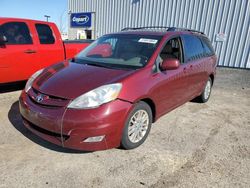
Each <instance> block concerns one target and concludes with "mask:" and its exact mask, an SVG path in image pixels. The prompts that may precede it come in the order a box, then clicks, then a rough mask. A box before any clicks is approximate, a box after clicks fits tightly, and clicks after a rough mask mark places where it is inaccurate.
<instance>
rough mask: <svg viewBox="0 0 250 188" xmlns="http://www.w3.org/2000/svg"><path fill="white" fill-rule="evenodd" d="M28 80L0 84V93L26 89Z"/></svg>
mask: <svg viewBox="0 0 250 188" xmlns="http://www.w3.org/2000/svg"><path fill="white" fill-rule="evenodd" d="M25 84H26V81H21V82H16V83H11V84H0V93H7V92H12V91H18V90H22V89H24V87H25Z"/></svg>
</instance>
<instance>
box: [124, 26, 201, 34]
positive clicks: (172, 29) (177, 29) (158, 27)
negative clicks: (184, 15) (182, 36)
mask: <svg viewBox="0 0 250 188" xmlns="http://www.w3.org/2000/svg"><path fill="white" fill-rule="evenodd" d="M139 29H166V31H190V32H193V33H200V34H203V35H204V33H203V32H201V31H197V30H193V29H186V28H181V27H165V26H145V27H125V28H123V29H122V30H121V31H127V30H139Z"/></svg>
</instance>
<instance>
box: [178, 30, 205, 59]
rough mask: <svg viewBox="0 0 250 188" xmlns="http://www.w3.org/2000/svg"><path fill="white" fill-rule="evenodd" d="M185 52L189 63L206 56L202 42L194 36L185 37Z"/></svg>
mask: <svg viewBox="0 0 250 188" xmlns="http://www.w3.org/2000/svg"><path fill="white" fill-rule="evenodd" d="M183 39H184V50H185V57H186V60H187V61H191V60H195V59H199V58H201V57H202V56H203V55H204V49H203V45H202V43H201V40H200V39H199V38H198V37H196V36H193V35H184V36H183Z"/></svg>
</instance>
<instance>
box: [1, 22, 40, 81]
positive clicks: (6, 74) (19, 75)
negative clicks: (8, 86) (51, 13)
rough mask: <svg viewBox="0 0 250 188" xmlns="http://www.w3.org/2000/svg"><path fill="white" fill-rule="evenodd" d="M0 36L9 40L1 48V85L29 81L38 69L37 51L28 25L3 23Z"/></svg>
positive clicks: (23, 23)
mask: <svg viewBox="0 0 250 188" xmlns="http://www.w3.org/2000/svg"><path fill="white" fill-rule="evenodd" d="M0 35H3V36H5V37H6V38H7V42H5V43H4V44H2V45H1V46H0V83H9V82H15V81H21V80H27V79H28V78H29V76H30V75H31V74H32V73H33V72H34V71H35V70H36V69H37V67H36V63H34V61H35V59H36V58H37V54H36V51H37V49H36V47H35V45H33V38H32V35H31V34H30V30H29V27H28V25H27V23H25V22H20V21H5V22H2V23H0Z"/></svg>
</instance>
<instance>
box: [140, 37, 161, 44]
mask: <svg viewBox="0 0 250 188" xmlns="http://www.w3.org/2000/svg"><path fill="white" fill-rule="evenodd" d="M138 42H142V43H149V44H156V43H157V42H158V40H155V39H146V38H140V39H139V40H138Z"/></svg>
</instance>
